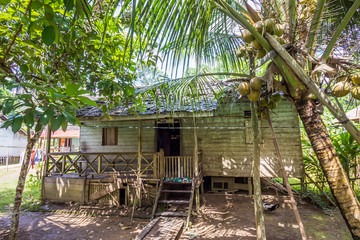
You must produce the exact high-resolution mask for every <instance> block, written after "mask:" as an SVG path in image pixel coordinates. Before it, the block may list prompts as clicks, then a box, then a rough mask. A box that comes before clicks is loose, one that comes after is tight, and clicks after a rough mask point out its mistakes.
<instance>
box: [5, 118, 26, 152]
mask: <svg viewBox="0 0 360 240" xmlns="http://www.w3.org/2000/svg"><path fill="white" fill-rule="evenodd" d="M2 124H3V121H2V120H0V125H2ZM26 143H27V138H26V136H25V135H24V134H22V133H19V132H17V133H16V134H14V133H13V132H12V131H11V127H9V128H8V129H5V128H0V157H2V156H7V154H8V152H9V155H10V156H15V157H18V156H20V155H21V154H22V153H23V152H24V151H25V148H26Z"/></svg>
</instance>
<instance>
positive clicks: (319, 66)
mask: <svg viewBox="0 0 360 240" xmlns="http://www.w3.org/2000/svg"><path fill="white" fill-rule="evenodd" d="M246 2H249V1H236V0H181V1H179V0H152V1H147V0H138V1H131V0H126V1H124V3H123V5H122V9H123V11H125V10H127V11H131V12H132V17H131V23H130V27H129V34H128V41H127V45H126V47H129V48H131V46H132V45H133V44H134V41H138V44H139V45H140V46H144V48H145V47H146V48H147V49H148V48H149V47H153V48H154V51H155V52H157V53H159V54H160V53H161V54H163V56H164V57H165V58H164V62H165V63H166V65H167V66H171V67H172V69H174V71H175V72H178V71H183V70H185V69H186V68H187V66H188V63H189V61H190V60H191V58H195V59H196V60H197V63H198V66H199V65H200V64H201V63H208V64H209V63H210V64H213V63H218V62H220V63H221V64H222V65H223V66H224V69H225V70H226V73H216V74H213V75H222V74H226V75H230V76H231V75H232V74H233V76H236V74H238V75H239V74H241V73H242V72H241V68H242V67H241V66H242V64H243V63H244V62H246V61H247V60H246V59H247V57H246V56H248V55H249V54H250V55H251V54H252V55H254V52H255V51H257V50H255V49H254V48H256V49H262V50H263V54H262V55H264V53H265V54H266V55H265V56H260V55H259V61H258V64H259V65H262V64H263V63H265V62H270V63H269V65H268V67H267V71H266V73H265V75H264V76H262V80H264V81H267V87H269V88H265V87H263V92H262V94H261V96H262V97H263V98H264V97H266V95H271V93H272V91H273V90H272V89H275V90H276V91H280V92H281V93H282V94H283V95H284V96H286V97H287V98H288V99H289V100H291V101H293V102H294V103H295V106H296V109H297V111H298V113H299V116H300V118H301V120H302V122H303V124H304V127H305V130H306V132H307V135H308V137H309V140H310V142H311V144H312V147H313V149H314V152H315V153H316V155H317V158H318V159H319V162H320V164H321V167H322V170H323V171H324V174H325V176H326V177H327V180H328V183H329V186H330V188H331V190H332V193H333V195H334V197H335V199H336V201H337V203H338V206H339V208H340V211H341V214H342V216H343V218H344V220H345V222H346V224H347V225H348V228H349V230H350V232H351V234H352V236H353V238H354V239H360V205H359V202H358V200H357V198H356V195H355V193H354V191H353V189H352V188H351V186H350V183H349V181H348V178H347V176H346V173H345V171H344V169H343V168H342V165H341V162H340V160H339V156H338V154H337V153H336V151H335V148H334V146H333V144H332V142H331V139H330V137H329V133H328V131H327V130H326V126H325V125H324V122H323V121H322V118H321V115H320V113H319V112H318V111H317V106H318V105H319V103H321V104H323V105H324V106H326V107H327V108H328V109H329V110H330V112H331V113H332V114H333V115H334V116H335V117H336V118H337V119H339V121H340V122H341V123H342V124H343V125H344V127H345V128H346V129H347V130H348V132H349V133H350V134H351V135H352V136H353V137H354V139H355V141H356V142H357V143H358V144H360V133H359V131H358V129H357V128H356V127H355V126H354V125H353V124H352V123H351V122H350V121H349V120H348V118H347V117H346V115H345V113H344V111H342V110H341V108H340V107H339V106H338V105H336V104H335V103H334V102H333V101H332V100H331V99H330V98H329V96H328V94H329V93H331V91H329V89H331V88H332V86H333V85H334V84H335V83H336V81H341V80H344V79H347V77H348V76H349V75H352V74H354V69H356V68H360V67H359V65H356V64H355V63H353V62H351V61H349V60H347V59H341V58H338V57H337V55H339V53H340V54H342V55H343V54H345V53H346V52H348V51H350V50H349V49H351V48H352V47H354V48H353V50H354V49H355V48H356V46H355V44H354V42H351V41H350V40H351V38H350V37H349V36H347V34H348V33H351V34H352V35H351V36H355V37H357V31H358V26H356V27H355V31H354V30H353V31H351V28H348V27H347V26H348V23H349V21H350V20H351V19H352V17H353V15H354V14H358V13H357V9H358V8H359V6H360V0H356V1H335V2H336V3H334V1H332V2H327V1H325V0H318V1H314V0H313V1H312V0H300V1H295V0H288V1H285V0H261V1H257V2H256V1H254V2H251V3H249V4H250V5H251V6H250V5H249V4H247V3H246ZM349 2H353V3H352V4H351V5H350V6H349V5H348V3H349ZM342 3H346V4H345V7H343V6H342V5H341V4H342ZM344 9H347V10H348V11H345V14H343V13H344ZM339 16H342V19H341V21H334V19H336V17H339ZM267 19H272V20H267ZM350 23H351V24H355V25H356V24H357V23H356V21H351V22H350ZM278 28H279V29H280V30H279V29H278ZM281 28H284V30H285V33H284V35H283V38H284V39H279V37H275V36H274V33H275V35H276V34H277V33H276V31H280V33H281V32H282V30H281ZM135 31H136V32H142V35H141V36H138V37H137V38H136V39H135V38H134V37H133V36H134V32H135ZM280 33H279V34H277V35H281V34H280ZM240 36H243V37H240ZM328 36H331V37H330V38H329V37H328ZM339 40H341V43H344V44H343V45H342V46H341V47H339V46H338V47H336V48H335V46H336V45H337V44H338V43H339ZM241 46H244V47H243V48H241V51H245V52H246V54H241V51H240V52H239V54H238V56H240V57H241V56H242V55H244V56H245V57H244V58H241V59H240V60H239V59H238V58H237V56H236V50H237V49H239V48H240V47H241ZM334 48H335V49H336V51H334ZM355 51H356V49H355ZM205 75H206V77H209V75H211V74H209V73H206V74H205ZM203 76H204V75H198V76H197V77H194V78H189V77H187V78H184V79H183V82H182V83H181V84H180V85H176V86H177V87H178V90H179V89H180V90H181V91H183V92H184V86H185V85H186V84H191V87H190V90H189V91H190V92H192V93H193V92H194V91H196V89H197V88H200V87H199V86H200V85H199V84H195V83H194V81H196V80H201V79H203V78H202V77H203ZM242 76H243V77H244V76H246V75H242ZM189 79H190V80H189ZM242 80H244V79H242ZM245 80H246V79H245ZM346 81H348V80H346ZM349 84H350V83H349ZM351 84H352V83H351ZM179 86H182V87H179ZM346 92H348V91H346ZM354 95H355V94H354ZM171 96H172V98H171V99H172V100H174V99H175V98H176V95H171ZM259 105H260V104H259ZM260 107H262V108H264V109H266V108H267V106H261V105H260Z"/></svg>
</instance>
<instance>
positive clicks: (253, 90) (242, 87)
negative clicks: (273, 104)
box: [238, 77, 263, 102]
mask: <svg viewBox="0 0 360 240" xmlns="http://www.w3.org/2000/svg"><path fill="white" fill-rule="evenodd" d="M262 84H263V80H261V79H260V78H258V77H254V78H252V79H251V80H250V84H249V83H247V82H241V83H240V84H239V87H238V91H239V93H240V95H241V96H248V98H249V99H250V101H252V102H255V101H257V100H259V98H260V89H261V86H262Z"/></svg>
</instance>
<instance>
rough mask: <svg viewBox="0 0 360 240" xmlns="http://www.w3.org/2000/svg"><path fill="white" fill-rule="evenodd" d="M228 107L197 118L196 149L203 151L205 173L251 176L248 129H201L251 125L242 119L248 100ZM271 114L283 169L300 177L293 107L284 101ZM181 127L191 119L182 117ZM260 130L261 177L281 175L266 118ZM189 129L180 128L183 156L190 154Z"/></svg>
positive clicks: (299, 160) (291, 174) (296, 130)
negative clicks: (206, 116)
mask: <svg viewBox="0 0 360 240" xmlns="http://www.w3.org/2000/svg"><path fill="white" fill-rule="evenodd" d="M228 107H229V106H227V107H224V108H222V109H219V110H217V111H216V115H217V116H216V117H214V118H202V119H199V118H198V119H197V126H198V127H199V129H198V142H199V143H198V144H199V150H201V151H202V159H203V169H204V175H205V176H229V177H230V176H241V177H250V176H252V152H251V149H252V138H251V137H249V136H247V135H249V134H251V128H247V129H216V130H214V129H211V128H209V129H206V128H204V127H247V126H248V127H251V124H248V122H250V120H251V119H250V118H245V113H244V111H250V106H249V104H248V103H247V104H245V103H242V104H238V105H233V106H232V108H231V111H229V109H228ZM229 112H230V114H229ZM234 116H237V117H234ZM271 116H272V121H273V125H274V128H275V131H276V136H277V137H278V143H279V148H280V151H281V153H282V156H283V158H284V159H283V162H284V164H285V168H286V171H287V173H288V175H289V176H292V177H301V176H302V175H303V162H302V151H301V142H300V132H299V128H298V127H299V121H298V117H297V113H296V110H295V107H294V106H293V105H292V104H291V103H289V102H286V101H283V102H281V103H280V104H279V107H278V108H277V109H276V110H275V113H273V114H271ZM182 126H184V127H191V126H193V121H192V119H183V120H182ZM261 129H262V136H261V137H262V141H261V176H262V177H276V176H281V174H280V169H279V166H278V164H277V163H276V158H275V150H274V145H273V142H272V139H271V133H270V130H269V128H268V124H267V122H266V121H265V120H262V122H261ZM192 131H193V130H191V129H183V130H182V132H181V147H182V154H184V155H188V154H191V153H192V149H193V145H194V140H193V138H192V135H193V133H192Z"/></svg>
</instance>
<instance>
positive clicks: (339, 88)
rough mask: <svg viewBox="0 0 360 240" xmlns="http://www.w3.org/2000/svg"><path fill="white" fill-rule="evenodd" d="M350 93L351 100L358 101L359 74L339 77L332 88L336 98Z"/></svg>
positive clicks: (359, 98)
mask: <svg viewBox="0 0 360 240" xmlns="http://www.w3.org/2000/svg"><path fill="white" fill-rule="evenodd" d="M350 91H351V96H352V97H353V98H355V99H357V100H360V74H355V75H352V76H351V77H347V76H343V77H340V78H339V79H338V80H337V83H336V84H335V85H334V86H333V88H332V92H333V93H334V95H335V96H336V97H345V96H346V95H348V94H349V92H350Z"/></svg>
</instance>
